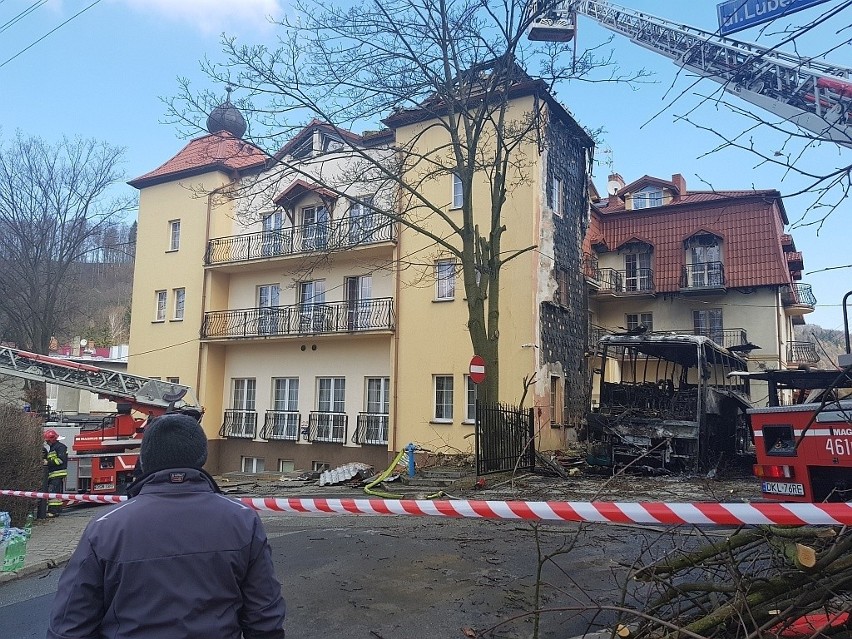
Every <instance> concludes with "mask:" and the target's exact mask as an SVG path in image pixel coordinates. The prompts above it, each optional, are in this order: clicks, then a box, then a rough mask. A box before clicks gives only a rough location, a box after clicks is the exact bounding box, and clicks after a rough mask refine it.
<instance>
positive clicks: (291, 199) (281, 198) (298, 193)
mask: <svg viewBox="0 0 852 639" xmlns="http://www.w3.org/2000/svg"><path fill="white" fill-rule="evenodd" d="M307 193H316V194H317V195H319V196H320V197H321V198H323V199H326V200H336V199H337V194H336V193H335V192H334V191H330V190H328V189H326V188H323V187H321V186H319V185H317V184H310V183H308V182H305V181H304V180H293V182H292V183H291V184H290V186H288V187H287V188H286V189H284V190H283V191H282V192H281V193H279V194H278V195H276V196H275V197H274V198H273V200H272V201H273V202H275V203H276V204H279V205H281V206H284V207H290V206H292V205H293V204H294V203H295V202H297V201H298V200H299V199H301V198H302V197H303V196H304V195H305V194H307Z"/></svg>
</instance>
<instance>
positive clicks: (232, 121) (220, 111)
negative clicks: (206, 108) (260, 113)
mask: <svg viewBox="0 0 852 639" xmlns="http://www.w3.org/2000/svg"><path fill="white" fill-rule="evenodd" d="M233 90H234V89H233V87H230V86H229V87H226V88H225V91H227V92H228V97H227V98H225V101H224V102H223V103H222V104H220V105H219V106H217V107H216V108H215V109H213V111H212V112H211V113H210V115H209V116H207V130H208V131H210V133H218V132H219V131H227V132H228V133H230V134H231V135H233V136H234V137H237V138H242V137H243V134H244V133H245V132H246V120H245V118H244V117H243V114H242V113H240V110H239V109H238V108H237V107H235V106H234V105H233V104H231V91H233Z"/></svg>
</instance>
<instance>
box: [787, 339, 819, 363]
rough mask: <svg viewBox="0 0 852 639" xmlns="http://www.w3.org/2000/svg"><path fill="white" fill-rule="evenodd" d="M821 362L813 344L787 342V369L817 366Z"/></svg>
mask: <svg viewBox="0 0 852 639" xmlns="http://www.w3.org/2000/svg"><path fill="white" fill-rule="evenodd" d="M819 360H820V356H819V353H817V350H816V344H814V343H813V342H787V367H788V368H798V367H799V366H807V365H810V364H816V363H818V362H819Z"/></svg>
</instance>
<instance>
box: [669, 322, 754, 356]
mask: <svg viewBox="0 0 852 639" xmlns="http://www.w3.org/2000/svg"><path fill="white" fill-rule="evenodd" d="M671 332H672V333H675V334H677V335H701V336H702V337H709V338H710V339H712V340H713V341H714V342H716V343H717V344H718V345H719V346H722V347H724V348H731V347H734V346H744V345H745V344H748V335H747V333H746V330H745V329H744V328H719V329H714V328H708V329H699V330H695V329H694V328H693V329H692V330H691V331H685V330H677V331H671ZM744 354H747V353H744Z"/></svg>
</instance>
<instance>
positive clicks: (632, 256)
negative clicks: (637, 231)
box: [624, 251, 654, 291]
mask: <svg viewBox="0 0 852 639" xmlns="http://www.w3.org/2000/svg"><path fill="white" fill-rule="evenodd" d="M653 289H654V282H653V277H652V271H651V253H650V252H649V251H642V252H639V253H629V254H627V255H625V256H624V290H626V291H651V290H653Z"/></svg>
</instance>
